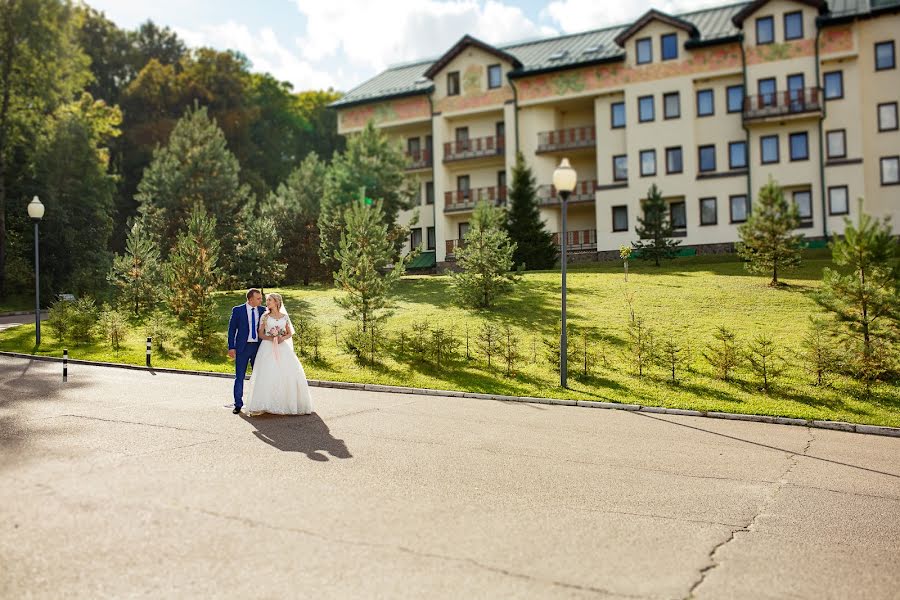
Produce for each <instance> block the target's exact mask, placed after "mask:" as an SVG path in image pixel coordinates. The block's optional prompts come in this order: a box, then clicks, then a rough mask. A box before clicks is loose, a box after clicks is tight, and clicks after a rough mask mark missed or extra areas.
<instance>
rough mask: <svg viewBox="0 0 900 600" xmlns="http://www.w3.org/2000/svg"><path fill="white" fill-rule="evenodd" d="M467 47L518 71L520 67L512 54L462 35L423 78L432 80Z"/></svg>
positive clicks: (520, 64)
mask: <svg viewBox="0 0 900 600" xmlns="http://www.w3.org/2000/svg"><path fill="white" fill-rule="evenodd" d="M469 46H475V47H476V48H479V49H481V50H484V51H485V52H487V53H488V54H493V55H494V56H496V57H497V58H500V59H502V60H505V61H506V62H509V63H511V64H512V66H513V67H515V68H517V69H519V68H521V67H522V63H520V62H519V59H518V58H516V57H515V56H513V55H512V54H508V53H506V52H504V51H503V50H500V49H499V48H495V47H494V46H490V45H488V44H485V43H484V42H482V41H481V40H477V39H475V38H473V37H472V36H471V35H464V36H463V37H462V39H460V40H459V41H458V42H456V44H454V45H453V47H452V48H450V49H449V50H447V52H445V53H444V55H443V56H442V57H440V58H439V59H437V60H436V61H435V62H434V64H433V65H431V67H430V68H429V69H428V70H427V71H425V77H428V78H429V79H434V76H435V75H437V74H438V73H440V72H441V70H442V69H443V68H444V67H446V66H447V65H448V64H449V63H450V61H452V60H453V59H454V58H456V57H457V56H459V55H460V54H461V53H462V51H463V50H465V49H466V48H468V47H469Z"/></svg>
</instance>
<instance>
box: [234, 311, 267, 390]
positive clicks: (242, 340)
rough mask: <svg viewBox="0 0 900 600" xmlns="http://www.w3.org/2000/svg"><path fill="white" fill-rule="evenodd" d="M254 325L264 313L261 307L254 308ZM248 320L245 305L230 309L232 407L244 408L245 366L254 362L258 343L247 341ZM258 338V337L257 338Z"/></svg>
mask: <svg viewBox="0 0 900 600" xmlns="http://www.w3.org/2000/svg"><path fill="white" fill-rule="evenodd" d="M255 310H256V323H259V318H260V317H261V316H262V314H263V313H264V312H265V310H266V309H265V308H263V307H262V306H257V307H256V309H255ZM249 337H250V319H248V318H247V305H246V304H241V305H239V306H235V307H234V308H232V309H231V320H230V321H229V322H228V349H229V350H234V407H235V408H241V407H242V406H244V377H246V376H247V365H248V364H249V365H250V366H251V367H252V366H253V363H254V362H256V352H257V351H258V350H259V342H258V341H257V342H251V341H249V339H248V338H249ZM257 337H258V336H257Z"/></svg>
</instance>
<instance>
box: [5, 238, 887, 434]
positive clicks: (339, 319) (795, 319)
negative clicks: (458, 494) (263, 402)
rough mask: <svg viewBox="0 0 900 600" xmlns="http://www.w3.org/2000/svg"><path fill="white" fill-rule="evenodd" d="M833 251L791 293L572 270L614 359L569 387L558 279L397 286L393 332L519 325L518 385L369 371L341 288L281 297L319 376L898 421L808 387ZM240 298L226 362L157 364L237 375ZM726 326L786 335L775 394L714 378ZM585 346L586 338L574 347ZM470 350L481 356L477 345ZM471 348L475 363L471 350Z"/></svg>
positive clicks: (835, 391) (736, 276) (875, 404)
mask: <svg viewBox="0 0 900 600" xmlns="http://www.w3.org/2000/svg"><path fill="white" fill-rule="evenodd" d="M827 256H828V255H827V251H810V253H809V256H808V257H807V259H806V260H805V261H804V265H803V267H802V268H801V269H800V270H798V271H794V272H792V273H790V274H788V277H787V278H786V279H785V281H786V282H787V283H788V285H787V286H785V287H783V288H781V289H772V288H769V287H768V286H767V285H766V283H767V281H768V279H767V278H766V277H760V276H751V275H748V274H747V273H746V271H745V270H744V269H743V266H742V265H741V264H740V263H738V262H736V261H735V260H734V257H731V256H723V257H709V256H706V257H702V256H701V257H689V258H680V259H677V260H676V261H674V262H673V263H670V264H668V265H666V266H664V267H661V268H655V267H652V266H647V265H646V264H644V263H641V262H638V261H632V263H631V265H630V267H631V269H630V274H629V281H628V282H627V283H625V282H624V280H623V275H622V271H621V264H620V263H601V264H597V263H593V264H590V265H585V266H574V267H571V268H570V272H569V296H568V303H569V304H568V308H569V312H568V314H569V322H570V323H571V324H573V325H574V326H575V327H593V328H596V329H597V330H598V331H600V332H602V333H603V334H604V336H605V338H606V341H605V342H603V343H601V344H597V345H595V348H596V349H598V350H600V351H601V353H602V354H605V356H606V362H607V365H606V366H605V365H604V364H603V363H604V361H603V360H598V361H597V365H596V370H595V372H594V373H593V374H592V375H591V376H589V377H587V378H578V377H576V376H577V375H578V373H579V371H580V365H577V364H570V366H569V373H570V376H571V377H570V387H569V389H562V388H560V387H559V377H558V375H557V374H556V373H555V372H553V371H552V370H551V368H550V366H549V365H548V364H547V363H546V361H545V360H544V358H543V356H544V350H543V344H542V343H541V338H543V337H547V338H549V337H550V336H552V335H553V333H552V332H553V326H554V324H555V323H556V322H557V321H558V319H559V302H560V294H559V273H558V272H537V273H529V274H527V275H526V276H525V278H524V281H523V282H522V284H521V285H520V287H519V289H518V291H517V292H516V293H515V294H514V295H513V296H512V297H511V298H509V299H507V300H506V301H504V302H503V303H502V305H501V306H500V307H499V308H498V309H497V310H495V311H493V312H486V311H474V310H467V309H462V308H459V307H457V306H455V305H454V304H453V303H452V301H451V298H450V295H449V289H448V283H449V280H448V278H446V277H442V276H441V277H434V276H421V277H417V276H410V277H406V278H404V280H403V281H402V283H401V284H400V285H399V288H398V293H397V301H396V308H395V312H394V315H393V316H392V317H391V318H390V319H389V321H388V331H389V333H390V334H391V335H392V336H396V334H397V333H398V332H399V331H400V330H401V329H406V330H407V331H409V330H410V326H411V324H412V323H413V322H414V321H421V320H423V319H427V320H428V321H429V322H430V323H432V324H433V325H440V326H445V327H453V328H454V330H455V332H456V337H457V338H458V339H460V340H462V339H463V337H464V333H465V327H466V325H467V324H468V325H469V329H470V331H472V332H473V333H474V331H475V330H476V329H477V327H478V326H479V324H480V323H481V322H482V321H484V320H490V321H493V322H494V323H497V324H499V325H503V324H506V323H509V324H510V325H512V326H513V327H514V328H515V331H516V332H517V333H518V336H519V339H520V350H521V352H522V353H523V354H524V355H525V358H524V359H523V361H522V363H521V364H520V365H519V371H518V373H517V374H516V375H515V376H514V377H512V378H506V377H504V376H503V374H502V373H503V371H502V369H501V367H500V366H499V362H500V360H499V357H495V359H494V360H495V361H496V362H495V363H494V366H493V368H491V369H489V368H488V367H487V364H486V362H485V361H484V360H483V358H482V357H481V356H477V357H476V358H475V359H474V360H471V361H466V360H465V359H464V358H458V359H457V360H455V361H453V362H451V363H449V364H445V365H440V366H436V365H431V364H427V363H423V362H420V361H416V360H412V359H403V360H399V359H395V358H394V353H393V352H385V353H384V356H383V358H382V364H380V365H378V366H376V367H374V368H371V367H367V366H360V365H357V364H356V363H355V362H354V360H353V359H352V357H351V356H350V355H348V354H346V353H344V352H343V351H342V350H339V349H338V345H337V344H336V342H335V338H334V336H333V334H332V328H331V325H332V324H334V323H337V324H339V326H340V327H341V328H346V327H347V326H348V323H347V321H345V320H344V319H343V316H342V311H341V309H340V308H339V307H338V306H337V305H336V304H335V302H334V297H335V295H336V294H337V292H336V291H335V290H334V289H332V288H326V287H322V286H318V287H310V288H302V287H294V288H284V289H280V290H279V291H281V292H282V293H283V294H284V296H285V298H286V305H287V307H288V309H289V310H290V312H291V314H292V317H293V319H294V321H295V322H296V321H297V319H298V316H299V315H301V314H305V315H308V316H311V317H312V318H314V319H315V320H316V321H317V322H318V323H319V324H320V325H321V326H322V329H323V345H322V349H321V352H322V354H323V359H322V360H321V361H320V362H312V361H310V360H309V359H305V360H304V365H305V368H306V373H307V376H309V377H310V378H315V379H329V380H339V381H354V382H365V383H380V384H388V385H401V386H414V387H426V388H440V389H454V390H465V391H472V392H487V393H497V394H510V395H526V396H545V397H556V398H577V399H593V400H606V401H613V402H631V403H639V404H646V405H658V406H668V407H678V408H690V409H696V410H711V411H713V410H714V411H727V412H739V413H755V414H765V415H781V416H790V417H800V418H807V419H829V420H842V421H853V422H859V423H871V424H880V425H891V426H900V388H898V387H897V386H893V385H886V384H881V385H879V386H877V387H876V389H875V390H874V393H873V395H872V396H871V397H870V398H869V399H863V398H862V396H861V392H860V390H859V386H858V385H857V384H855V383H854V382H852V381H850V380H849V379H847V378H842V377H839V378H836V380H834V381H833V386H832V387H827V388H818V387H815V386H813V385H810V384H811V378H810V376H809V375H808V374H807V373H805V372H804V371H803V368H802V366H801V365H800V362H799V359H798V358H797V357H796V354H797V350H798V349H799V344H800V340H801V339H802V337H803V335H804V333H805V331H806V327H807V323H808V316H809V315H811V314H816V313H817V312H818V308H817V307H816V305H815V304H814V302H813V301H812V299H811V297H810V294H811V292H812V291H813V290H814V289H815V288H816V287H817V286H818V284H819V280H820V278H821V272H822V269H823V267H825V266H827V265H829V264H830V260H829V259H828V258H827ZM626 292H628V293H631V294H633V297H634V306H635V312H636V313H637V314H638V315H639V316H642V317H644V319H645V320H646V321H647V322H648V323H649V324H651V326H652V327H653V328H654V329H655V331H656V333H657V335H665V334H669V333H671V334H673V335H674V336H676V337H677V338H678V339H679V340H681V341H683V342H685V343H687V344H688V345H689V347H690V350H691V368H690V372H686V373H683V374H682V381H681V382H680V383H679V384H677V385H672V384H670V383H668V380H667V376H668V373H667V372H666V371H665V370H664V369H663V368H661V367H652V368H651V369H650V370H649V373H645V375H644V377H643V378H638V377H636V376H635V375H634V374H633V373H632V369H631V363H630V361H629V360H628V359H627V358H626V357H625V354H624V351H625V344H626V339H627V336H626V325H627V319H628V309H627V306H626V303H625V300H624V298H625V294H626ZM242 299H243V298H242V294H241V292H229V293H222V294H220V295H218V296H217V298H216V301H217V304H218V308H219V315H220V321H221V323H220V326H221V329H222V331H223V335H222V347H223V352H222V355H221V356H220V357H218V358H216V359H215V360H212V361H198V360H196V359H194V358H192V357H191V356H190V354H189V353H188V352H185V351H183V350H180V349H178V348H177V345H175V344H173V346H174V347H173V348H171V349H170V352H169V353H168V354H166V355H162V356H160V355H156V356H155V357H154V365H156V366H164V367H174V368H182V369H204V370H211V371H226V372H227V371H229V370H231V364H230V363H229V361H228V360H227V359H226V358H225V341H224V331H225V330H226V328H227V318H228V315H229V312H230V310H229V309H230V307H231V306H233V305H235V304H238V303H240V302H241V301H242ZM719 325H727V326H729V327H731V328H733V329H734V330H735V331H736V332H737V334H738V337H739V339H740V340H741V341H743V342H746V341H749V339H750V338H751V337H752V336H753V335H755V334H757V333H759V332H769V333H771V334H772V335H773V336H775V337H776V339H777V340H778V341H779V345H780V346H781V348H782V351H783V354H784V355H785V357H787V358H788V362H789V363H790V364H789V366H788V368H787V370H786V371H785V373H784V374H783V375H782V376H781V377H780V378H779V379H777V380H776V383H775V389H774V390H771V391H770V392H769V393H768V394H766V393H763V392H762V391H760V389H759V386H758V385H757V383H756V381H755V378H754V377H753V375H752V374H751V373H750V372H749V371H748V370H747V369H742V370H741V371H739V372H738V377H737V380H736V381H734V382H731V383H724V382H721V381H719V380H717V379H715V378H714V377H713V376H712V369H711V368H710V366H709V365H708V364H707V363H706V360H705V359H704V358H703V355H702V351H703V350H704V349H705V346H706V344H707V343H709V342H711V341H712V333H713V331H714V329H715V328H716V327H717V326H719ZM173 326H175V324H174V323H173ZM33 336H34V329H33V327H29V326H22V327H18V328H15V329H11V330H8V331H6V332H2V333H0V349H2V350H10V351H17V352H32V351H33V347H32V346H33ZM144 336H145V333H144V329H143V328H142V327H140V326H138V327H136V328H135V330H134V332H133V334H132V336H131V337H130V338H129V339H128V342H127V344H126V347H125V348H123V349H122V350H121V351H120V352H119V353H118V354H115V353H114V352H113V351H112V350H110V349H108V348H107V347H105V345H103V344H94V345H89V346H82V347H70V348H69V351H70V356H71V357H72V358H83V359H91V360H103V361H116V362H124V363H132V364H143V363H144ZM577 341H578V340H577V338H576V339H575V340H572V341H571V342H570V344H571V343H577ZM533 344H534V345H536V347H537V361H536V362H532V360H531V355H532V345H533ZM472 348H473V354H475V350H474V348H475V345H474V340H473V341H472ZM461 351H462V355H463V357H464V356H465V348H464V345H461ZM40 353H41V354H49V355H56V356H58V355H61V353H62V345H60V344H58V343H57V342H56V340H55V339H54V338H53V336H52V333H51V332H49V331H46V332H45V333H44V344H43V346H42V347H41V349H40ZM447 401H448V402H452V400H451V399H448V400H447Z"/></svg>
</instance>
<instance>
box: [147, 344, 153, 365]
mask: <svg viewBox="0 0 900 600" xmlns="http://www.w3.org/2000/svg"><path fill="white" fill-rule="evenodd" d="M152 342H153V338H149V337H148V338H147V366H148V367H149V366H150V346H151V344H152Z"/></svg>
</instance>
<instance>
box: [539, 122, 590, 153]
mask: <svg viewBox="0 0 900 600" xmlns="http://www.w3.org/2000/svg"><path fill="white" fill-rule="evenodd" d="M596 147H597V128H596V127H594V126H593V125H583V126H581V127H571V128H569V129H557V130H555V131H542V132H540V133H538V147H537V153H538V154H541V153H543V152H562V151H564V150H577V149H579V148H586V149H590V150H593V149H594V148H596Z"/></svg>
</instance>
